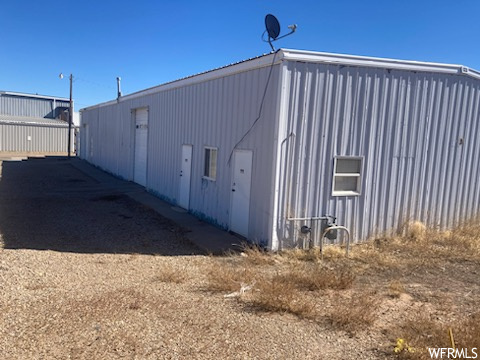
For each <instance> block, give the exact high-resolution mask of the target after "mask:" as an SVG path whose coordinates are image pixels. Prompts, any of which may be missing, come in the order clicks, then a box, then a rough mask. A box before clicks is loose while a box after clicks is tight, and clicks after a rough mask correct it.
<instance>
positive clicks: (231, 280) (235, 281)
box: [206, 259, 255, 293]
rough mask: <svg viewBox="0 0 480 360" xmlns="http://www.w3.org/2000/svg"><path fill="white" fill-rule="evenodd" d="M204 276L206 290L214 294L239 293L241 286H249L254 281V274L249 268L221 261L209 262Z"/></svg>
mask: <svg viewBox="0 0 480 360" xmlns="http://www.w3.org/2000/svg"><path fill="white" fill-rule="evenodd" d="M213 260H215V259H213ZM206 275H207V281H208V290H210V291H215V292H226V293H230V292H234V291H239V290H240V288H241V287H242V285H244V284H251V283H253V281H254V280H255V272H254V271H253V269H252V268H251V267H245V266H241V264H240V265H236V264H231V263H226V262H224V261H222V260H218V261H212V262H210V264H209V265H208V266H207V270H206Z"/></svg>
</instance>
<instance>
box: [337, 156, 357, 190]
mask: <svg viewBox="0 0 480 360" xmlns="http://www.w3.org/2000/svg"><path fill="white" fill-rule="evenodd" d="M362 161H363V158H362V157H354V156H337V157H335V163H334V169H333V191H332V195H333V196H355V195H360V193H361V186H362Z"/></svg>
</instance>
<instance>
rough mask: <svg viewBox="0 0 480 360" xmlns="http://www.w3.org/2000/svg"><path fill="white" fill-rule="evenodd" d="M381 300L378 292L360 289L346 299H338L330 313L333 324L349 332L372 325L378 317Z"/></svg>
mask: <svg viewBox="0 0 480 360" xmlns="http://www.w3.org/2000/svg"><path fill="white" fill-rule="evenodd" d="M380 302H381V299H380V297H379V296H378V294H376V293H374V292H366V291H360V292H358V293H355V294H353V295H352V296H351V297H349V298H346V299H338V302H337V304H336V305H335V307H334V308H333V310H332V312H331V314H330V320H331V321H332V324H333V325H334V326H335V327H336V328H339V329H342V330H345V331H347V332H349V333H356V332H358V331H360V330H365V329H367V328H368V327H369V326H372V325H373V323H374V321H375V319H376V318H377V315H378V314H377V308H378V305H379V303H380Z"/></svg>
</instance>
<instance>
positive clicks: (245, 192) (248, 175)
mask: <svg viewBox="0 0 480 360" xmlns="http://www.w3.org/2000/svg"><path fill="white" fill-rule="evenodd" d="M251 181H252V152H251V151H249V150H235V152H234V154H233V181H232V201H231V204H232V205H231V206H232V207H231V211H230V214H231V215H230V230H231V231H233V232H235V233H237V234H240V235H243V236H245V237H248V220H249V215H250V185H251Z"/></svg>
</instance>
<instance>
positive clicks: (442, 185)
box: [277, 62, 480, 246]
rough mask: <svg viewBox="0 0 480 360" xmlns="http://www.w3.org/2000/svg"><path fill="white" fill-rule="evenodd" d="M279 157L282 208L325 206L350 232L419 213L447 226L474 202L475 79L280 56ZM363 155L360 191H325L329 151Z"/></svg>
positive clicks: (478, 171) (284, 229)
mask: <svg viewBox="0 0 480 360" xmlns="http://www.w3.org/2000/svg"><path fill="white" fill-rule="evenodd" d="M285 87H286V91H288V94H289V95H288V103H287V104H285V106H286V109H288V110H287V115H286V119H284V120H285V121H286V124H285V130H284V131H282V133H281V134H280V137H281V139H285V140H284V143H283V146H282V150H281V153H280V156H281V161H280V163H281V169H280V173H281V194H280V212H279V219H277V220H278V224H280V233H281V235H280V236H279V237H280V238H282V237H283V239H284V241H283V243H282V244H281V246H289V245H292V244H293V245H294V244H299V243H300V242H299V240H301V238H300V237H298V236H299V234H298V231H297V230H298V228H299V226H300V225H302V224H300V223H295V224H294V223H293V222H289V221H286V218H287V217H289V216H290V217H310V216H320V215H324V214H333V215H336V216H337V217H338V221H337V223H339V224H341V225H346V226H347V227H348V228H350V229H351V231H352V233H353V236H354V238H355V239H356V240H357V241H358V240H360V239H365V238H367V237H369V236H371V235H373V234H374V233H376V232H383V231H387V230H391V229H397V228H399V227H401V226H402V224H404V223H405V222H406V221H410V220H414V219H415V220H420V221H423V222H425V223H427V224H428V225H431V226H441V227H448V226H452V225H454V224H456V223H457V222H458V221H459V220H461V219H465V218H466V217H469V216H472V215H474V214H476V213H478V211H479V207H480V186H479V180H478V179H479V178H480V142H479V141H478V138H479V137H480V114H479V104H480V81H478V80H475V79H472V78H469V77H465V76H460V75H442V74H433V73H421V72H413V71H411V72H406V71H400V70H387V69H385V70H384V69H375V68H361V67H352V66H341V65H325V64H309V63H302V62H288V68H287V77H286V78H285ZM337 155H351V156H363V157H364V163H363V165H364V168H363V183H362V192H361V196H350V197H333V196H332V178H333V163H334V157H335V156H337Z"/></svg>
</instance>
